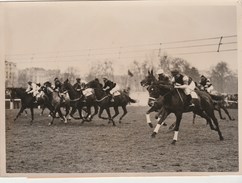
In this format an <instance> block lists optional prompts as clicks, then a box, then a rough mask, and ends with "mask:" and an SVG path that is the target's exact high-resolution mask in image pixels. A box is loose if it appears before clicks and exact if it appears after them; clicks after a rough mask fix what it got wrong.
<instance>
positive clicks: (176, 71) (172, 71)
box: [171, 69, 180, 76]
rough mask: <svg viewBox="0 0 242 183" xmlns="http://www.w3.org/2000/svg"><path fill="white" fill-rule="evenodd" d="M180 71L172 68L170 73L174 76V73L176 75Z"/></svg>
mask: <svg viewBox="0 0 242 183" xmlns="http://www.w3.org/2000/svg"><path fill="white" fill-rule="evenodd" d="M179 73H180V72H179V71H178V70H176V69H174V70H171V74H172V75H173V76H174V75H177V74H179Z"/></svg>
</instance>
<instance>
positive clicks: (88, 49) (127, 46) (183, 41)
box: [5, 35, 237, 57]
mask: <svg viewBox="0 0 242 183" xmlns="http://www.w3.org/2000/svg"><path fill="white" fill-rule="evenodd" d="M232 37H237V35H230V36H223V39H224V38H232ZM220 38H221V36H219V37H209V38H200V39H190V40H181V41H171V42H159V43H158V42H157V43H147V44H136V45H126V46H117V47H107V48H85V49H80V50H66V51H55V52H39V53H18V54H6V55H5V56H6V57H13V56H20V55H35V56H36V55H40V54H62V53H71V52H79V51H85V52H87V53H90V52H92V51H97V50H113V49H119V50H120V49H122V50H123V49H126V48H135V47H146V46H161V45H165V44H175V43H186V42H196V41H205V40H207V41H208V40H215V39H220Z"/></svg>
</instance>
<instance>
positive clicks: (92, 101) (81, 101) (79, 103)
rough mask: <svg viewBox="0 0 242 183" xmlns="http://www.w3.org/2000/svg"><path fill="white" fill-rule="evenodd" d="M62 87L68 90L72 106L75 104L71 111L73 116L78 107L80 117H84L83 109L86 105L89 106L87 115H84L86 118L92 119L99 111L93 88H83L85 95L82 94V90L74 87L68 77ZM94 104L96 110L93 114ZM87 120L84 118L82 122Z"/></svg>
mask: <svg viewBox="0 0 242 183" xmlns="http://www.w3.org/2000/svg"><path fill="white" fill-rule="evenodd" d="M61 88H62V90H63V91H67V92H68V94H69V96H70V102H71V103H72V106H73V108H72V111H71V113H70V115H71V116H73V114H74V112H75V111H76V109H77V110H78V111H79V115H80V119H83V116H82V112H81V111H82V108H83V107H84V106H86V107H87V111H86V112H87V115H86V117H84V118H85V120H88V121H91V120H92V118H93V117H94V116H95V115H96V114H97V113H98V105H97V102H96V96H95V94H94V91H93V89H92V88H87V89H85V90H83V91H82V93H83V95H82V96H80V92H78V91H76V90H75V89H74V87H73V86H72V85H71V84H70V82H69V80H68V79H67V80H66V81H64V83H63V84H62V87H61ZM92 106H93V107H94V110H95V111H94V113H93V114H91V107H92ZM85 120H84V119H83V121H82V123H83V122H84V121H85Z"/></svg>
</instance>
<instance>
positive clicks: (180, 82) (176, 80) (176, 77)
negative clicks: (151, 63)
mask: <svg viewBox="0 0 242 183" xmlns="http://www.w3.org/2000/svg"><path fill="white" fill-rule="evenodd" d="M171 74H172V76H173V78H172V80H171V81H172V83H173V84H174V88H181V89H183V90H184V93H185V94H186V95H187V96H189V97H188V100H189V103H190V105H189V107H194V99H197V95H195V94H193V93H195V92H194V89H195V88H196V85H195V83H194V81H193V80H192V78H191V77H188V76H186V75H182V74H180V72H179V71H178V70H172V71H171Z"/></svg>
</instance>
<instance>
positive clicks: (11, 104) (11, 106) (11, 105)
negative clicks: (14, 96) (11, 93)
mask: <svg viewBox="0 0 242 183" xmlns="http://www.w3.org/2000/svg"><path fill="white" fill-rule="evenodd" d="M10 109H13V102H12V101H10Z"/></svg>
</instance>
